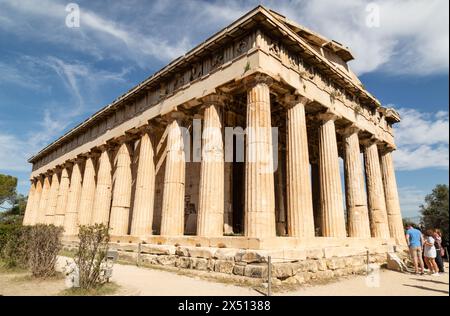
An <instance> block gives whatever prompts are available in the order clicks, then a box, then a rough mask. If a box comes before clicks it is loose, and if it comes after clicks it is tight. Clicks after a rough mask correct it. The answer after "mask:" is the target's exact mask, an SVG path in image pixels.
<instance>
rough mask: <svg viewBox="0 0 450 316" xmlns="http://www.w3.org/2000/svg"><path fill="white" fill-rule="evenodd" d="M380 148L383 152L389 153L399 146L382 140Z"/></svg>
mask: <svg viewBox="0 0 450 316" xmlns="http://www.w3.org/2000/svg"><path fill="white" fill-rule="evenodd" d="M379 147H380V148H379V150H380V153H381V154H388V153H392V152H393V151H394V150H396V149H397V147H396V146H395V145H391V144H388V143H385V142H380V143H379Z"/></svg>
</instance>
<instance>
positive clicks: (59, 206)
mask: <svg viewBox="0 0 450 316" xmlns="http://www.w3.org/2000/svg"><path fill="white" fill-rule="evenodd" d="M70 166H71V164H70V163H67V164H66V165H65V166H64V168H63V169H62V170H61V180H60V182H59V190H58V199H57V201H56V210H55V219H54V222H53V224H54V225H55V226H64V216H65V214H66V206H67V197H68V195H69V187H70V179H69V168H70Z"/></svg>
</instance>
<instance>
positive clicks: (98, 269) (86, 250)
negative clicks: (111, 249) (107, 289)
mask: <svg viewBox="0 0 450 316" xmlns="http://www.w3.org/2000/svg"><path fill="white" fill-rule="evenodd" d="M78 238H79V240H80V243H79V246H78V251H77V253H76V254H75V264H76V265H77V267H78V271H79V285H80V288H82V289H92V288H95V287H97V286H99V285H101V284H103V283H104V282H105V281H106V280H105V276H104V274H103V273H102V271H103V270H104V268H105V265H106V253H107V251H108V243H109V233H108V227H107V226H105V225H103V224H95V225H92V226H80V230H79V233H78Z"/></svg>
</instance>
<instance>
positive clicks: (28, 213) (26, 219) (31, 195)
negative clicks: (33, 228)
mask: <svg viewBox="0 0 450 316" xmlns="http://www.w3.org/2000/svg"><path fill="white" fill-rule="evenodd" d="M30 182H31V183H30V190H29V191H28V198H27V206H26V207H25V214H24V216H23V222H22V224H23V225H24V226H25V225H30V224H31V218H32V216H33V204H34V200H35V196H36V182H37V180H35V179H33V180H31V181H30Z"/></svg>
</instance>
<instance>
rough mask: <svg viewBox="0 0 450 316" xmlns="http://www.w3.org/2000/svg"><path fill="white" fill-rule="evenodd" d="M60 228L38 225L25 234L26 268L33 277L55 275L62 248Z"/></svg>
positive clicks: (61, 229) (31, 227) (61, 230)
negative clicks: (27, 267)
mask: <svg viewBox="0 0 450 316" xmlns="http://www.w3.org/2000/svg"><path fill="white" fill-rule="evenodd" d="M62 232H63V228H62V227H56V226H54V225H42V224H38V225H35V226H30V227H29V228H28V233H27V240H28V241H27V249H28V266H29V268H30V270H31V273H32V275H33V276H35V277H44V278H45V277H49V276H53V275H55V272H56V270H55V264H56V260H57V256H58V253H59V251H60V250H61V248H62V244H61V235H62Z"/></svg>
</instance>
